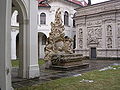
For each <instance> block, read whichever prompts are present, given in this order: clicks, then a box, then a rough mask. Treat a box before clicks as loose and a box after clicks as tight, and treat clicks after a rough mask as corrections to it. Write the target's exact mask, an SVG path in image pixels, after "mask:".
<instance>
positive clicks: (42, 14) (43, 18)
mask: <svg viewBox="0 0 120 90" xmlns="http://www.w3.org/2000/svg"><path fill="white" fill-rule="evenodd" d="M40 24H46V14H45V13H41V14H40Z"/></svg>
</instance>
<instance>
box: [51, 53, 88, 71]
mask: <svg viewBox="0 0 120 90" xmlns="http://www.w3.org/2000/svg"><path fill="white" fill-rule="evenodd" d="M84 59H85V58H84V57H83V56H82V54H55V55H53V56H52V60H51V63H52V65H51V66H50V69H55V70H74V69H83V68H87V67H89V64H88V63H83V62H82V60H84Z"/></svg>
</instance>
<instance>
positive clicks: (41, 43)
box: [11, 0, 87, 59]
mask: <svg viewBox="0 0 120 90" xmlns="http://www.w3.org/2000/svg"><path fill="white" fill-rule="evenodd" d="M38 1H39V4H38V19H37V20H38V21H37V24H38V26H37V27H38V28H37V30H38V58H44V56H45V55H44V48H45V45H46V40H47V37H49V33H50V31H51V25H50V23H51V22H53V21H54V19H55V12H56V10H57V9H58V8H60V9H61V15H62V21H63V23H64V25H65V35H66V36H68V37H70V38H74V37H75V23H74V21H73V17H74V14H75V12H76V11H75V10H74V9H75V8H78V7H83V6H86V5H87V3H86V2H85V1H84V0H81V1H77V0H38ZM18 19H19V14H18V12H17V11H14V13H13V15H12V18H11V26H12V27H11V28H12V31H11V36H12V38H11V42H12V43H11V58H12V59H17V58H19V23H18ZM74 47H75V45H74Z"/></svg>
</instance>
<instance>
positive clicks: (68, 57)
mask: <svg viewBox="0 0 120 90" xmlns="http://www.w3.org/2000/svg"><path fill="white" fill-rule="evenodd" d="M62 23H63V22H62V18H61V11H60V8H59V9H58V10H57V11H56V14H55V21H54V22H51V32H50V33H49V37H48V39H47V44H46V47H45V58H44V60H45V61H46V68H50V67H52V68H53V67H55V68H59V69H60V68H62V69H66V70H67V69H71V67H75V66H77V67H78V66H81V65H83V64H82V59H84V57H83V56H82V55H81V54H74V53H73V51H72V48H71V46H72V39H71V38H69V37H68V36H65V34H64V30H65V28H64V25H62ZM78 62H79V63H78ZM78 64H79V65H78ZM85 65H86V64H85ZM87 65H88V64H87ZM68 67H69V68H68Z"/></svg>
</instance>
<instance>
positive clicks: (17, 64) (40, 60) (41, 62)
mask: <svg viewBox="0 0 120 90" xmlns="http://www.w3.org/2000/svg"><path fill="white" fill-rule="evenodd" d="M11 63H12V67H19V59H16V60H12V61H11ZM44 63H45V61H44V60H43V59H39V60H38V64H39V65H43V64H44Z"/></svg>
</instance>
